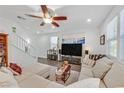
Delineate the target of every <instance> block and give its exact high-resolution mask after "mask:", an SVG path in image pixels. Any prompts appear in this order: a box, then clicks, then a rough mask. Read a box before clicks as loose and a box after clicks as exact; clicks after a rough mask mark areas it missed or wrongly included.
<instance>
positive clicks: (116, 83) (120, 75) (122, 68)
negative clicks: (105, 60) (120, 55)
mask: <svg viewBox="0 0 124 93" xmlns="http://www.w3.org/2000/svg"><path fill="white" fill-rule="evenodd" d="M103 81H104V83H105V85H106V86H107V87H124V65H123V64H120V63H114V64H113V66H112V68H111V70H110V71H109V72H108V73H107V74H106V76H105V77H104V79H103Z"/></svg>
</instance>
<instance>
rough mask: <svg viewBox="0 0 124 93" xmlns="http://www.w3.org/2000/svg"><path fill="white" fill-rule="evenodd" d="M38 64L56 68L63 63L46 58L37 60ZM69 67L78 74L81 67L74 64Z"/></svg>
mask: <svg viewBox="0 0 124 93" xmlns="http://www.w3.org/2000/svg"><path fill="white" fill-rule="evenodd" d="M38 62H39V63H43V64H47V65H51V66H56V67H60V66H61V65H62V63H63V62H59V61H53V60H48V59H47V58H38ZM70 65H71V69H72V70H75V71H78V72H80V70H81V65H75V64H70Z"/></svg>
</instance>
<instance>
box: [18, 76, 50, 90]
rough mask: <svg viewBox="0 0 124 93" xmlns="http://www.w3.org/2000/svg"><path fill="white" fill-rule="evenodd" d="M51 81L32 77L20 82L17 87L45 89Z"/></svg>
mask: <svg viewBox="0 0 124 93" xmlns="http://www.w3.org/2000/svg"><path fill="white" fill-rule="evenodd" d="M50 82H51V81H49V80H47V79H44V78H43V77H41V76H38V75H33V76H31V77H29V78H27V79H25V80H23V81H22V82H20V83H19V86H20V87H22V88H45V87H47V86H48V84H49V83H50Z"/></svg>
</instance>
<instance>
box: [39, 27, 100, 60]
mask: <svg viewBox="0 0 124 93" xmlns="http://www.w3.org/2000/svg"><path fill="white" fill-rule="evenodd" d="M51 36H59V38H60V39H62V38H70V37H73V38H79V37H86V44H85V46H84V47H85V48H86V49H88V50H89V51H90V53H99V30H98V29H97V28H90V29H78V30H75V31H73V30H72V31H70V32H69V31H68V32H66V31H65V32H63V31H59V32H57V33H51V34H44V35H42V36H39V38H40V39H39V41H38V42H39V49H40V50H39V51H40V52H41V53H40V54H39V56H41V57H45V58H46V56H47V50H48V49H49V48H50V37H51ZM60 46H61V40H60Z"/></svg>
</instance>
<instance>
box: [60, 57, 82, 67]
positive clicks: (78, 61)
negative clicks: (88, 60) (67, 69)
mask: <svg viewBox="0 0 124 93" xmlns="http://www.w3.org/2000/svg"><path fill="white" fill-rule="evenodd" d="M64 60H68V61H69V63H70V64H76V65H80V64H81V57H79V56H71V55H68V56H65V55H62V61H64Z"/></svg>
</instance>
